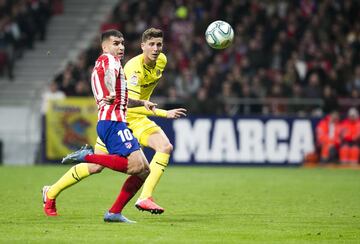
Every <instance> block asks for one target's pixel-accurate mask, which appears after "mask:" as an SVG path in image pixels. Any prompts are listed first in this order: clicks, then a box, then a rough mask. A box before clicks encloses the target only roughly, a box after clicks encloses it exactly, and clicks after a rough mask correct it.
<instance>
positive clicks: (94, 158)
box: [85, 154, 128, 173]
mask: <svg viewBox="0 0 360 244" xmlns="http://www.w3.org/2000/svg"><path fill="white" fill-rule="evenodd" d="M85 161H86V162H87V163H95V164H100V165H102V166H104V167H106V168H109V169H112V170H115V171H119V172H123V173H126V171H127V167H128V159H127V158H124V157H121V156H119V155H100V154H89V155H86V156H85Z"/></svg>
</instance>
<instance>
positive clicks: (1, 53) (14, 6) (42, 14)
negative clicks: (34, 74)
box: [0, 0, 62, 80]
mask: <svg viewBox="0 0 360 244" xmlns="http://www.w3.org/2000/svg"><path fill="white" fill-rule="evenodd" d="M61 3H62V0H31V1H29V0H14V1H10V0H2V1H1V2H0V75H4V74H6V75H7V77H8V78H9V79H10V80H13V79H14V71H13V67H14V62H15V61H16V59H18V58H21V57H22V55H23V52H24V51H25V50H26V49H32V48H34V43H35V41H36V40H40V41H44V40H45V39H46V29H47V24H48V22H49V19H50V18H51V15H52V13H53V12H52V7H53V6H55V5H56V4H58V5H59V6H60V5H61Z"/></svg>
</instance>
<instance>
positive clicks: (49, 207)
mask: <svg viewBox="0 0 360 244" xmlns="http://www.w3.org/2000/svg"><path fill="white" fill-rule="evenodd" d="M98 141H99V142H98ZM102 144H103V143H102V142H101V140H100V139H98V140H97V141H96V145H95V153H97V154H107V151H106V148H105V147H104V146H103V145H102ZM104 148H105V149H104ZM86 167H87V170H86ZM103 169H104V167H103V166H101V165H98V164H92V163H81V164H77V165H75V166H73V167H72V168H70V169H69V170H68V171H67V172H66V173H65V174H64V175H63V176H62V177H61V178H60V179H59V180H58V181H57V182H56V183H55V184H53V185H51V186H44V187H43V190H42V195H43V202H44V212H45V214H46V215H48V216H56V215H57V212H56V203H55V201H56V198H57V196H58V195H59V194H60V193H61V192H62V191H63V190H65V189H66V188H68V187H70V186H72V185H74V184H76V183H78V182H80V181H81V180H82V179H85V178H86V177H87V176H89V175H91V174H96V173H100V172H101V171H102V170H103Z"/></svg>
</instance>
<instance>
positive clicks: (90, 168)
mask: <svg viewBox="0 0 360 244" xmlns="http://www.w3.org/2000/svg"><path fill="white" fill-rule="evenodd" d="M162 47H163V32H162V31H161V30H159V29H154V28H150V29H148V30H146V31H145V32H144V33H143V35H142V42H141V48H142V50H143V53H142V54H140V55H138V56H136V57H134V58H132V59H131V60H129V61H128V62H127V63H126V65H125V66H124V72H125V76H126V78H127V86H128V91H129V97H130V98H132V99H141V100H149V98H150V96H151V94H152V92H153V90H154V88H155V87H156V85H157V84H158V81H159V79H160V78H161V76H162V72H163V71H164V68H165V66H166V62H167V60H166V56H165V55H164V54H163V53H162V52H161V51H162ZM108 102H109V103H112V102H113V98H112V97H111V96H109V97H108ZM148 115H155V116H160V117H164V118H169V119H176V118H180V117H182V116H186V110H185V109H183V108H177V109H172V110H162V109H156V110H155V114H154V113H153V111H151V112H149V111H147V110H146V109H142V108H141V107H135V108H131V109H130V108H129V109H128V114H127V118H126V119H127V122H128V123H129V125H128V127H129V128H130V129H131V130H132V131H133V134H134V136H135V137H136V138H137V139H138V141H139V142H140V144H141V145H143V146H146V147H150V148H152V149H154V150H155V155H154V157H153V159H152V160H151V163H150V175H149V176H148V177H147V179H146V180H145V183H144V187H143V190H142V192H141V194H140V197H139V199H138V201H137V202H136V204H135V206H136V207H137V208H138V209H140V210H145V211H149V212H151V213H156V214H161V213H163V212H164V209H163V208H162V207H160V206H159V205H157V204H156V203H155V202H154V201H153V199H152V194H153V191H154V189H155V187H156V185H157V183H158V182H159V180H160V178H161V176H162V174H163V172H164V170H165V168H166V166H167V165H168V162H169V157H170V153H171V152H172V150H173V146H172V144H171V143H170V141H169V139H168V138H167V136H166V135H165V133H164V132H163V130H162V129H161V128H160V127H159V126H158V125H157V124H156V123H155V122H153V121H152V120H150V119H148V118H147V116H148ZM95 154H108V152H107V150H106V145H104V143H103V142H102V141H101V140H100V139H99V138H98V139H97V142H96V145H95ZM85 165H87V168H86V170H85V169H84V171H86V173H84V174H77V175H76V177H75V176H74V172H73V171H74V170H73V168H76V167H77V168H81V167H84V166H85ZM78 166H79V167H78ZM80 166H81V167H80ZM73 168H72V169H70V170H69V171H68V172H66V173H65V174H64V175H63V176H62V177H61V178H60V179H59V180H58V181H57V182H56V183H55V184H53V185H52V186H47V187H48V188H49V191H48V192H47V194H48V196H49V197H51V199H55V198H56V197H57V196H58V195H59V194H60V193H61V192H62V191H63V190H65V189H66V188H68V187H70V186H72V185H74V184H76V183H78V182H80V181H81V180H82V179H85V178H86V177H88V176H89V175H91V174H95V173H99V172H101V171H102V169H103V168H104V167H103V166H101V165H98V164H94V163H86V164H84V163H82V164H78V165H76V166H74V167H73ZM130 190H131V189H126V188H123V189H121V191H120V193H119V195H118V196H117V199H116V201H115V202H114V204H113V206H112V208H111V209H112V210H113V211H116V212H119V213H121V211H122V209H123V208H124V207H125V205H126V204H127V202H128V201H129V199H130V197H129V196H128V195H129V192H131V191H130ZM119 222H121V221H119Z"/></svg>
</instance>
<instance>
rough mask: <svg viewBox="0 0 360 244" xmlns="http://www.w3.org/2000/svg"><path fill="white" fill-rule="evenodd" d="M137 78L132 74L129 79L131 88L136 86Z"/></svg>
mask: <svg viewBox="0 0 360 244" xmlns="http://www.w3.org/2000/svg"><path fill="white" fill-rule="evenodd" d="M138 81H139V79H138V77H137V75H136V74H133V75H132V76H131V78H130V84H131V85H133V86H136V85H137V84H138Z"/></svg>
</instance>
